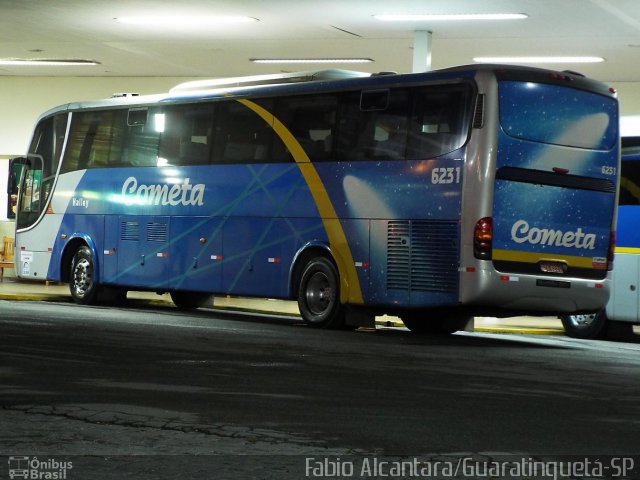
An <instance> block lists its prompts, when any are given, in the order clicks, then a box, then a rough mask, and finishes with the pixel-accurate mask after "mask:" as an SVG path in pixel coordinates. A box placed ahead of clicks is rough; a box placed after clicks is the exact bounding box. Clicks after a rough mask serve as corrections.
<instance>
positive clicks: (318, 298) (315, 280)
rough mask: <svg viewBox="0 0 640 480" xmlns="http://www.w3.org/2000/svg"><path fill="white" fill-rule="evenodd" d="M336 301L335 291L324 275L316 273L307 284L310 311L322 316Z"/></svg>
mask: <svg viewBox="0 0 640 480" xmlns="http://www.w3.org/2000/svg"><path fill="white" fill-rule="evenodd" d="M334 299H335V290H334V289H333V288H332V287H331V284H330V282H329V279H328V278H327V276H326V275H325V274H324V273H321V272H318V273H315V274H314V275H313V276H312V277H311V278H310V279H309V283H307V292H306V300H307V306H308V307H309V310H310V311H311V312H312V313H313V314H314V315H320V314H323V313H324V312H326V311H327V310H328V309H330V308H331V306H332V305H333V302H334Z"/></svg>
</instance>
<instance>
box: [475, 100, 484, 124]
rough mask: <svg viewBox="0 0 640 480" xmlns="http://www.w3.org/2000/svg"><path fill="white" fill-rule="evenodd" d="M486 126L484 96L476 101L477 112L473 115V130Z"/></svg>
mask: <svg viewBox="0 0 640 480" xmlns="http://www.w3.org/2000/svg"><path fill="white" fill-rule="evenodd" d="M483 125H484V94H482V93H481V94H480V95H478V98H477V99H476V110H475V112H474V113H473V128H482V127H483Z"/></svg>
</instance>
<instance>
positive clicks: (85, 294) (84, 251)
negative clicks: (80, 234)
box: [69, 245, 100, 305]
mask: <svg viewBox="0 0 640 480" xmlns="http://www.w3.org/2000/svg"><path fill="white" fill-rule="evenodd" d="M99 290H100V288H99V285H98V283H97V279H96V277H95V265H94V262H93V257H92V256H91V250H89V247H87V246H86V245H83V246H81V247H80V248H78V249H77V250H76V252H75V253H74V254H73V259H72V260H71V272H70V274H69V291H70V292H71V298H72V299H73V301H74V302H76V303H79V304H80V305H91V304H95V303H96V301H97V299H98V292H99Z"/></svg>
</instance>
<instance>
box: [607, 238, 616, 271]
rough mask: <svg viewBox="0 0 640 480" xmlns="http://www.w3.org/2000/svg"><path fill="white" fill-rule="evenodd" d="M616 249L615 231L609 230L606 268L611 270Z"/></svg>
mask: <svg viewBox="0 0 640 480" xmlns="http://www.w3.org/2000/svg"><path fill="white" fill-rule="evenodd" d="M615 251H616V231H615V230H611V236H610V237H609V253H608V254H607V270H613V258H614V254H615Z"/></svg>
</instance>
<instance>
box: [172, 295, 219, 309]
mask: <svg viewBox="0 0 640 480" xmlns="http://www.w3.org/2000/svg"><path fill="white" fill-rule="evenodd" d="M169 295H170V296H171V301H172V302H173V303H174V304H175V306H176V307H178V308H179V309H180V310H195V309H197V308H200V307H204V306H205V304H206V303H207V302H209V301H210V300H211V295H209V294H208V293H202V292H182V291H174V292H170V293H169Z"/></svg>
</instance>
